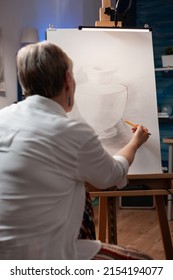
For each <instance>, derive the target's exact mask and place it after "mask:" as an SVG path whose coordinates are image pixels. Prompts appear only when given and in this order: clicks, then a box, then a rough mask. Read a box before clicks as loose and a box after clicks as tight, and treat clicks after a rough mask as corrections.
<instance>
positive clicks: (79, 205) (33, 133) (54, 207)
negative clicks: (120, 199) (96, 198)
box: [0, 95, 129, 260]
mask: <svg viewBox="0 0 173 280" xmlns="http://www.w3.org/2000/svg"><path fill="white" fill-rule="evenodd" d="M128 167H129V165H128V162H127V160H126V159H125V158H123V157H120V156H119V157H114V158H113V157H111V156H110V155H109V154H108V153H107V152H106V151H105V150H104V149H103V147H102V145H101V143H100V142H99V140H98V138H97V135H96V134H95V132H94V131H93V129H92V128H91V127H90V126H88V125H87V124H86V123H83V122H81V123H80V122H76V121H75V120H73V119H71V118H69V117H68V116H67V115H66V113H65V111H64V110H63V108H62V107H61V106H60V105H59V104H57V103H56V102H54V101H52V100H50V99H47V98H44V97H41V96H39V95H34V96H31V97H28V98H27V99H26V100H24V101H22V102H19V103H18V104H13V105H11V106H8V107H6V108H4V109H2V110H0V259H40V260H41V259H91V258H92V257H93V256H94V255H95V254H96V253H97V252H98V251H99V249H100V247H101V243H100V241H93V240H78V239H77V237H78V234H79V229H80V226H81V223H82V217H83V211H84V204H85V187H84V182H85V181H87V182H89V183H91V184H93V185H95V186H97V187H98V188H99V189H105V188H108V187H111V186H113V185H117V186H118V187H122V186H124V185H125V184H126V174H127V171H128Z"/></svg>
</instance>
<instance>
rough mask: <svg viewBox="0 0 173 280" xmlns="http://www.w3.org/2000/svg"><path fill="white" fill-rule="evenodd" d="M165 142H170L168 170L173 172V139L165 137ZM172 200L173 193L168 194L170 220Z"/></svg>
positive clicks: (170, 218) (169, 218)
mask: <svg viewBox="0 0 173 280" xmlns="http://www.w3.org/2000/svg"><path fill="white" fill-rule="evenodd" d="M163 143H165V144H168V145H169V148H168V172H169V173H172V172H173V139H171V138H164V139H163ZM172 202H173V196H172V195H171V194H169V195H168V220H169V221H170V220H172Z"/></svg>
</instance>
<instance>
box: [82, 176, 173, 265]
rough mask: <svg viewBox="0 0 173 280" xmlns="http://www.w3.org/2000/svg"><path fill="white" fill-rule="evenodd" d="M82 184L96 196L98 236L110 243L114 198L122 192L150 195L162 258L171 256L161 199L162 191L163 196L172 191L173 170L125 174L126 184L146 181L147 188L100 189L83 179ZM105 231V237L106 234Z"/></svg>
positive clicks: (114, 225)
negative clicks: (156, 172)
mask: <svg viewBox="0 0 173 280" xmlns="http://www.w3.org/2000/svg"><path fill="white" fill-rule="evenodd" d="M86 185H87V188H88V190H89V191H90V195H91V197H98V198H99V212H98V239H99V240H101V241H102V242H106V240H107V239H108V242H109V243H112V244H117V215H116V198H117V197H122V196H151V195H152V196H154V198H155V203H156V208H157V214H158V222H159V225H160V231H161V236H162V241H163V247H164V251H165V256H166V259H169V260H172V259H173V246H172V240H171V235H170V229H169V224H168V220H167V213H166V207H165V199H164V198H165V195H166V196H167V195H168V194H170V193H172V189H173V174H166V173H165V174H143V175H129V176H128V185H129V186H135V185H136V186H139V185H146V186H148V187H149V189H148V190H125V191H124V190H116V191H100V190H98V189H97V188H96V187H93V186H92V185H90V184H87V183H86ZM171 188H172V189H171ZM107 225H108V228H107ZM107 232H108V238H107V236H106V233H107Z"/></svg>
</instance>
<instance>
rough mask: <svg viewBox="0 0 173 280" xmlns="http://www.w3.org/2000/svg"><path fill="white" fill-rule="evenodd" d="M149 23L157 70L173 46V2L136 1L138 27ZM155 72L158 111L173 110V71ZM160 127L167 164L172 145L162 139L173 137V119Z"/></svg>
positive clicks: (161, 120)
mask: <svg viewBox="0 0 173 280" xmlns="http://www.w3.org/2000/svg"><path fill="white" fill-rule="evenodd" d="M146 23H147V24H148V25H149V26H150V27H151V28H152V35H153V50H154V61H155V67H156V68H160V67H162V62H161V55H163V54H164V50H165V48H166V47H169V46H172V47H173V0H164V1H163V0H152V1H151V0H136V25H137V27H143V26H144V24H146ZM146 71H147V69H146ZM155 73H156V88H157V101H158V110H161V108H162V107H163V106H164V105H171V107H172V108H173V71H169V72H162V71H161V72H160V71H157V72H155ZM146 82H147V81H146ZM159 126H160V138H161V153H162V160H163V165H165V164H166V161H167V159H168V146H167V145H166V144H163V143H162V140H163V138H164V137H173V120H171V119H165V118H164V119H161V118H160V119H159Z"/></svg>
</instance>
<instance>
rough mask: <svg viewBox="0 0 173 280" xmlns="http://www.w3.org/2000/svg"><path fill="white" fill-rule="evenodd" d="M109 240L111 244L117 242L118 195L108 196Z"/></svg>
mask: <svg viewBox="0 0 173 280" xmlns="http://www.w3.org/2000/svg"><path fill="white" fill-rule="evenodd" d="M108 242H109V243H110V244H117V209H116V197H109V198H108Z"/></svg>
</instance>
